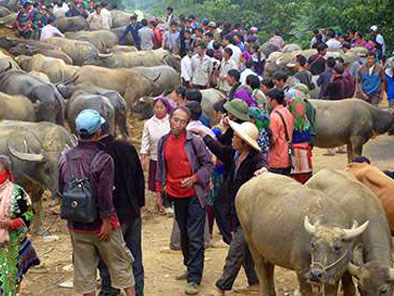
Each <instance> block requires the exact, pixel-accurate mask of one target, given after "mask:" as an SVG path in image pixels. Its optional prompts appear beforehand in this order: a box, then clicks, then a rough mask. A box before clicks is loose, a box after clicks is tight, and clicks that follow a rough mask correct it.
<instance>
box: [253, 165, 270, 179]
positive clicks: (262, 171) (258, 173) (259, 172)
mask: <svg viewBox="0 0 394 296" xmlns="http://www.w3.org/2000/svg"><path fill="white" fill-rule="evenodd" d="M264 173H268V169H267V168H266V167H262V168H261V169H258V170H257V171H255V172H254V175H255V176H256V177H257V176H260V175H262V174H264Z"/></svg>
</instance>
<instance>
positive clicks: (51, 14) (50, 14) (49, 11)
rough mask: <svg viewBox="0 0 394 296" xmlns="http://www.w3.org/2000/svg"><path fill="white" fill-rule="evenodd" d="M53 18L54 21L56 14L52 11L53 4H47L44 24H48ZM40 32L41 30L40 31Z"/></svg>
mask: <svg viewBox="0 0 394 296" xmlns="http://www.w3.org/2000/svg"><path fill="white" fill-rule="evenodd" d="M51 19H52V20H54V21H55V23H56V20H57V16H56V15H55V13H54V8H53V5H51V4H50V5H49V6H48V8H47V21H46V25H47V24H49V20H51ZM41 34H42V32H41Z"/></svg>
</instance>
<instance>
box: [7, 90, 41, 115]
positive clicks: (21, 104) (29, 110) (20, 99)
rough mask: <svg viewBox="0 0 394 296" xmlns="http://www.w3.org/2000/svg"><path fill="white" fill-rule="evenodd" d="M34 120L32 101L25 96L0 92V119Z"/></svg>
mask: <svg viewBox="0 0 394 296" xmlns="http://www.w3.org/2000/svg"><path fill="white" fill-rule="evenodd" d="M4 119H12V120H22V121H35V119H36V116H35V112H34V105H33V103H32V102H31V101H30V100H29V99H28V98H26V97H25V96H20V95H16V96H9V95H7V94H5V93H3V92H0V120H4Z"/></svg>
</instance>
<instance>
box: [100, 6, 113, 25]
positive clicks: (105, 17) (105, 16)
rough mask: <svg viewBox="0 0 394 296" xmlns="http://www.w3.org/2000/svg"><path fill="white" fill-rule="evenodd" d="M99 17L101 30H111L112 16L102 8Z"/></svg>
mask: <svg viewBox="0 0 394 296" xmlns="http://www.w3.org/2000/svg"><path fill="white" fill-rule="evenodd" d="M100 14H101V16H102V17H103V29H105V30H110V29H111V28H112V14H111V12H110V11H109V10H108V9H106V8H103V9H101V13H100Z"/></svg>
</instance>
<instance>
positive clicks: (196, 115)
mask: <svg viewBox="0 0 394 296" xmlns="http://www.w3.org/2000/svg"><path fill="white" fill-rule="evenodd" d="M185 107H186V108H188V109H189V111H190V121H189V123H188V125H187V127H186V130H188V131H193V130H194V131H195V130H202V131H204V133H205V134H208V135H210V136H211V137H212V138H214V139H216V135H215V134H214V133H213V131H212V130H211V129H210V128H209V127H207V126H206V125H204V124H203V123H202V122H201V120H200V118H201V115H202V109H201V104H200V103H199V102H197V101H189V102H187V103H186V105H185Z"/></svg>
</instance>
